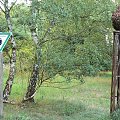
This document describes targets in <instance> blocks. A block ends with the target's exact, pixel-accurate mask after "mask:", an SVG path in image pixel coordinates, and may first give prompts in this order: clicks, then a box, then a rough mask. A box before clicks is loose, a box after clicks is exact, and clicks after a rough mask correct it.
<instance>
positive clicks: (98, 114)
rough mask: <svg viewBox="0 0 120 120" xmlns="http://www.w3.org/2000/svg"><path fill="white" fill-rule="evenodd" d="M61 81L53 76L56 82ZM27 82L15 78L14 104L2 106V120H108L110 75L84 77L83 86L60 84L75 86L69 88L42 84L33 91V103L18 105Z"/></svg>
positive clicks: (23, 77)
mask: <svg viewBox="0 0 120 120" xmlns="http://www.w3.org/2000/svg"><path fill="white" fill-rule="evenodd" d="M4 78H6V76H4ZM63 79H64V78H62V77H60V76H57V77H56V81H63ZM27 80H28V78H27V77H25V75H24V76H22V77H21V75H20V74H19V76H18V77H16V78H15V81H14V86H13V90H12V94H11V96H10V99H11V100H14V101H15V103H16V104H15V105H11V104H4V118H3V120H110V116H109V113H110V112H109V109H110V84H111V74H110V73H107V74H101V75H100V76H97V77H85V78H84V80H85V83H84V84H80V83H79V82H77V81H73V82H71V83H64V84H63V83H62V84H61V86H62V87H63V88H66V87H70V86H73V85H76V84H79V85H78V86H75V87H73V88H70V89H58V88H53V87H43V86H46V85H49V84H47V83H45V84H43V86H42V87H41V88H40V89H39V91H37V94H36V96H35V103H33V104H21V103H20V102H21V101H22V98H23V96H24V94H25V90H26V86H27V82H26V81H27ZM51 85H52V84H51V83H50V85H49V86H51ZM55 86H57V87H59V85H54V87H55ZM116 120H119V119H116Z"/></svg>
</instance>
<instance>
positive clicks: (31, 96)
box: [23, 25, 41, 102]
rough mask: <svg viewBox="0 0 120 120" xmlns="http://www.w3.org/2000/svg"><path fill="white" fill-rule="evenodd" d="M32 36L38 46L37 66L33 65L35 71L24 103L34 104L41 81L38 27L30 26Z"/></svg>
mask: <svg viewBox="0 0 120 120" xmlns="http://www.w3.org/2000/svg"><path fill="white" fill-rule="evenodd" d="M30 31H31V36H32V39H33V41H34V43H35V44H36V49H37V50H36V55H35V64H34V65H33V70H32V73H31V77H30V80H29V85H28V87H27V92H26V95H25V97H24V99H23V102H25V101H28V102H34V95H35V93H36V85H37V81H38V79H39V64H40V57H41V47H40V46H38V36H37V33H36V27H35V26H34V25H31V26H30Z"/></svg>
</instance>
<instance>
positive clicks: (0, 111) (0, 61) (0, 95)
mask: <svg viewBox="0 0 120 120" xmlns="http://www.w3.org/2000/svg"><path fill="white" fill-rule="evenodd" d="M2 86H3V57H2V52H0V118H1V117H2V116H3V89H2Z"/></svg>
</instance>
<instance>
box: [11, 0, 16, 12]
mask: <svg viewBox="0 0 120 120" xmlns="http://www.w3.org/2000/svg"><path fill="white" fill-rule="evenodd" d="M16 2H17V0H15V2H13V3H12V5H11V7H10V10H11V9H12V8H13V6H14V5H15V4H16Z"/></svg>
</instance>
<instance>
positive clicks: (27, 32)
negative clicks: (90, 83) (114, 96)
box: [0, 0, 115, 101]
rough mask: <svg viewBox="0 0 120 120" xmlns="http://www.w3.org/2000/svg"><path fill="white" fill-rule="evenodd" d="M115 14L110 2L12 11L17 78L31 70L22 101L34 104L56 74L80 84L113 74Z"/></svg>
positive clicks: (46, 4) (45, 4)
mask: <svg viewBox="0 0 120 120" xmlns="http://www.w3.org/2000/svg"><path fill="white" fill-rule="evenodd" d="M114 8H115V5H114V4H113V2H112V1H111V0H107V1H104V0H100V1H97V0H92V1H88V0H74V1H73V0H57V1H56V0H43V1H42V0H41V1H39V0H33V1H32V2H31V4H29V5H27V4H18V5H15V6H14V8H13V9H12V11H11V16H12V17H11V19H12V23H13V35H14V37H15V40H16V43H17V54H18V57H17V60H18V62H17V72H19V70H22V71H25V72H28V71H29V69H30V68H31V69H32V70H31V76H30V79H29V83H28V87H27V91H26V95H25V97H24V99H23V101H34V95H35V93H36V90H37V89H38V88H39V87H40V86H41V85H42V83H43V82H45V81H46V80H50V79H53V78H54V77H55V76H56V75H57V74H59V75H61V76H64V77H65V78H66V80H70V79H72V78H75V79H78V80H81V76H82V75H96V74H97V73H98V72H99V71H101V70H111V54H112V52H111V51H112V37H111V36H112V35H111V32H112V27H111V14H112V11H113V9H114ZM1 14H2V13H1ZM0 17H1V19H0V20H2V19H4V18H3V17H2V16H0ZM5 25H6V24H4V25H2V24H1V27H0V29H5ZM8 47H9V46H8ZM19 58H20V59H19ZM6 60H7V58H6ZM31 64H32V65H31ZM31 66H32V67H31Z"/></svg>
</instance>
